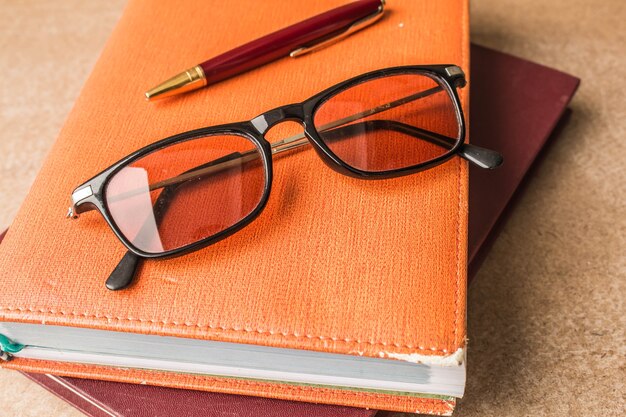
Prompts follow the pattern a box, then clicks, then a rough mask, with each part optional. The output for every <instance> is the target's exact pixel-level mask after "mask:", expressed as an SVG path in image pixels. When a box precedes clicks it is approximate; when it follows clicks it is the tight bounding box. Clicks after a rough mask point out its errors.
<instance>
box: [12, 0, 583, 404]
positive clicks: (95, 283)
mask: <svg viewBox="0 0 626 417" xmlns="http://www.w3.org/2000/svg"><path fill="white" fill-rule="evenodd" d="M337 3H338V2H336V1H335V2H333V1H330V0H327V1H326V0H324V1H322V0H320V1H316V2H311V4H308V3H307V5H306V6H303V8H302V9H300V10H283V9H279V8H276V7H272V6H273V5H271V4H270V2H263V3H262V4H259V5H258V6H255V7H256V11H255V14H254V15H251V14H245V13H243V11H244V10H245V8H246V7H247V6H248V5H247V4H246V3H245V2H243V1H242V2H230V3H229V4H228V5H221V4H217V3H216V5H215V6H214V7H213V8H211V7H209V6H203V7H198V8H197V9H193V8H187V9H185V10H181V9H179V8H176V7H175V4H174V3H173V2H152V3H151V2H140V1H131V2H130V4H129V5H128V7H127V9H126V11H125V13H124V16H123V17H122V19H121V21H120V23H119V24H118V27H117V28H116V30H115V31H114V33H113V35H112V37H111V40H110V41H109V43H108V44H107V47H106V48H105V51H104V52H103V54H102V57H101V58H100V60H99V62H98V64H97V66H96V68H95V69H94V72H93V74H92V76H91V77H90V79H89V80H88V82H87V84H86V86H85V89H84V90H83V93H82V94H81V97H80V98H79V100H78V102H77V105H76V107H75V108H74V110H73V111H72V113H71V115H70V117H69V119H68V122H67V124H66V127H65V128H64V129H63V131H62V133H61V135H60V137H59V139H58V141H57V143H56V145H55V146H54V148H53V150H52V151H51V153H50V156H49V158H48V160H47V161H46V163H45V165H44V167H43V169H42V171H41V173H40V174H39V176H38V177H37V180H36V182H35V184H34V185H33V188H32V190H31V193H30V194H29V196H28V197H27V199H26V201H25V202H24V205H23V207H22V209H21V210H20V213H19V214H18V217H17V218H16V220H15V222H14V224H13V225H12V226H11V228H10V231H9V232H8V234H7V236H6V238H5V239H4V241H3V243H2V245H0V282H1V283H2V286H3V289H4V290H3V292H2V294H1V295H0V333H1V334H2V335H3V336H4V337H3V339H2V343H3V344H2V347H3V350H4V351H5V352H10V355H7V356H8V357H12V358H11V360H9V361H6V362H5V363H4V366H6V367H7V368H13V369H19V370H22V371H26V372H31V373H30V374H29V375H30V376H31V378H33V379H35V380H37V381H38V382H40V383H42V384H43V385H45V386H47V387H49V388H50V389H52V390H53V391H55V392H57V393H59V395H61V396H63V397H65V398H67V399H68V400H69V401H71V402H73V403H74V404H76V405H77V406H79V407H80V408H81V409H83V410H84V411H85V412H87V413H88V414H91V415H129V416H130V415H173V414H177V415H197V414H201V415H211V413H214V415H219V414H217V412H218V411H219V412H221V413H226V412H227V413H229V414H231V415H242V416H243V415H263V414H267V415H276V414H281V413H282V414H285V415H354V416H356V415H363V416H364V415H372V414H374V411H372V410H376V409H380V410H392V411H402V412H424V413H433V414H449V413H451V412H452V410H453V408H454V405H455V401H456V398H457V397H460V396H461V395H462V392H463V388H464V383H465V360H464V357H465V354H466V351H465V329H466V327H465V289H466V282H467V274H466V272H467V266H468V260H469V270H470V273H473V272H475V271H476V269H477V268H478V265H479V263H480V260H481V259H482V258H483V257H484V254H485V251H486V250H487V248H488V245H489V241H490V239H492V238H493V236H495V234H494V231H496V230H497V224H498V221H499V220H500V219H502V214H503V212H504V211H505V209H506V207H507V205H508V203H509V201H510V200H511V198H512V196H513V194H514V192H515V190H516V188H517V187H518V186H519V184H520V182H521V181H522V179H523V177H524V175H525V173H526V172H527V171H528V169H529V167H530V166H531V164H532V162H533V160H534V159H535V157H536V156H537V154H538V152H539V150H540V149H541V148H542V147H543V145H544V144H545V143H546V141H547V139H548V137H549V136H550V133H551V132H552V131H553V130H554V129H555V126H556V124H557V122H558V121H559V120H560V119H561V118H562V115H563V112H564V111H565V108H566V105H567V101H568V100H569V98H571V96H572V95H573V94H574V92H575V90H576V87H577V84H578V80H577V79H575V78H574V77H571V76H567V75H565V74H562V73H559V72H556V71H554V70H550V69H547V68H545V67H540V66H538V65H535V64H531V63H528V62H525V61H521V60H519V59H516V58H513V57H510V56H507V55H503V54H498V53H496V52H493V51H490V50H488V49H485V48H480V47H474V48H473V49H472V68H471V71H469V72H470V74H471V75H470V86H471V90H472V103H471V107H472V111H471V123H470V129H471V135H470V138H471V139H470V140H471V141H472V142H473V143H476V144H479V145H482V146H485V147H490V148H493V149H497V150H499V151H500V152H502V153H503V155H504V157H505V161H506V162H505V165H504V166H503V167H502V168H501V170H500V171H497V172H490V173H482V172H473V171H472V172H470V173H469V193H470V196H469V201H468V195H467V189H468V168H467V166H466V164H465V163H464V162H462V161H461V160H460V159H458V158H457V159H455V160H451V161H449V162H448V163H446V164H444V165H441V166H440V167H437V168H436V169H434V170H433V171H435V173H434V174H432V175H422V174H418V175H414V176H410V177H404V178H401V179H396V180H387V181H381V182H372V183H369V182H368V183H367V184H363V182H359V181H357V180H354V179H350V178H343V177H341V176H339V175H338V174H336V173H334V172H332V171H331V170H329V169H327V168H325V167H324V166H321V165H320V162H319V161H318V160H317V159H316V156H315V155H314V152H313V151H312V150H309V151H306V152H299V153H298V154H297V155H295V156H294V157H293V158H285V159H284V160H281V161H280V163H277V164H276V167H275V169H276V171H277V172H276V173H275V183H274V189H275V190H276V195H278V197H277V198H275V199H274V200H272V201H270V203H269V204H268V207H267V208H266V211H265V212H264V213H263V216H262V217H261V218H259V220H258V221H257V222H255V223H254V224H252V225H250V226H249V227H248V228H246V229H245V230H244V231H242V232H241V233H239V234H237V235H236V236H232V237H231V238H229V239H227V240H225V241H222V242H220V243H219V244H216V245H213V246H211V247H209V248H206V249H204V250H202V251H199V252H196V253H194V254H192V255H188V256H185V257H182V258H177V259H173V260H167V261H155V262H147V263H146V264H145V265H144V266H143V267H142V269H141V270H140V273H139V279H138V280H137V283H136V284H135V285H133V286H132V287H131V288H129V289H127V290H124V291H121V292H116V293H114V292H110V291H108V290H107V289H106V288H105V287H104V285H103V281H104V279H105V278H106V276H107V275H108V274H109V272H110V270H111V269H112V267H114V266H115V265H114V264H115V263H116V261H117V260H119V258H120V256H121V255H122V254H123V252H124V248H123V247H122V246H121V245H120V244H119V243H118V242H117V241H116V240H115V237H114V236H112V234H111V233H110V232H109V231H108V230H107V229H106V227H105V225H104V222H102V221H101V219H99V218H97V217H96V216H89V215H88V216H84V220H86V221H83V220H81V222H80V223H76V222H67V221H65V219H63V213H64V211H65V210H64V209H66V207H67V202H68V201H67V196H69V193H70V192H71V190H72V189H73V187H74V186H75V185H77V184H78V183H80V182H82V180H85V179H86V178H87V177H88V175H89V174H91V173H94V172H97V171H98V170H99V169H102V168H104V167H105V166H107V165H109V164H110V163H111V162H113V161H115V160H117V159H119V158H120V157H122V156H124V155H125V154H127V153H128V152H130V151H132V150H134V149H135V148H137V147H139V146H141V145H144V144H147V143H149V142H151V141H154V140H156V139H158V138H160V137H164V136H168V135H169V134H171V133H176V132H178V131H182V130H187V129H191V128H196V127H200V126H203V125H211V124H218V123H223V122H225V121H232V120H240V119H241V120H243V119H249V118H250V117H252V116H254V115H255V114H256V113H259V112H261V111H263V110H265V109H268V108H272V107H274V106H276V105H278V104H282V103H288V102H297V101H299V100H301V99H303V98H305V97H308V96H310V95H311V94H312V93H315V92H316V91H318V90H321V89H323V88H324V87H326V86H329V85H332V84H333V83H335V82H338V81H341V80H342V79H345V78H348V77H349V76H350V75H357V74H359V73H362V72H365V71H367V70H370V69H376V68H381V67H386V66H393V65H402V64H415V63H420V62H422V63H425V62H428V63H444V62H445V63H456V64H459V65H460V66H462V67H464V68H468V64H469V43H468V32H467V4H466V3H463V4H462V6H463V7H458V6H459V5H458V2H455V1H452V0H449V1H448V0H446V1H441V2H437V3H435V4H419V5H417V4H415V3H412V2H410V1H408V0H407V1H400V0H398V1H397V2H394V3H393V4H392V5H390V9H391V10H392V13H390V14H389V16H388V17H386V18H385V19H384V20H383V21H381V22H380V23H379V24H378V25H377V26H376V27H373V28H371V29H369V30H368V32H364V33H362V34H360V35H359V36H358V37H356V36H355V37H354V38H353V39H352V38H351V39H350V40H349V41H346V42H343V43H342V44H338V45H336V46H334V47H333V48H328V49H325V50H322V51H319V52H318V53H316V54H313V55H310V56H309V57H303V58H302V59H299V60H293V61H292V60H282V61H279V62H276V63H275V64H272V65H270V66H266V67H263V68H259V69H257V70H254V71H252V72H249V73H246V74H244V75H242V76H240V77H237V78H234V79H232V80H229V81H226V82H224V83H222V84H219V85H216V86H214V87H212V88H211V89H207V90H205V91H203V92H202V93H197V94H195V95H193V96H186V97H184V98H181V99H179V100H170V101H167V102H163V103H158V104H157V105H156V106H150V105H148V104H147V103H145V102H144V101H143V100H142V90H143V89H145V87H146V84H147V85H152V84H154V83H155V82H157V81H159V80H158V78H159V76H160V75H161V74H164V73H171V72H175V71H176V69H178V68H181V67H184V66H185V65H186V64H187V63H189V62H194V57H197V56H201V55H200V53H202V54H206V53H207V51H206V48H205V46H206V45H214V46H213V47H214V48H215V51H213V52H215V53H218V52H220V49H224V48H227V47H229V46H231V47H232V46H236V45H237V44H241V43H243V42H245V40H246V39H249V38H251V37H252V38H253V37H254V36H255V35H259V34H262V33H267V32H270V31H272V29H276V28H277V27H282V26H285V25H286V24H289V23H293V22H294V21H298V20H301V19H302V18H303V17H305V16H307V15H312V14H315V12H319V11H321V10H324V9H328V8H330V7H332V6H336V5H337ZM192 9H193V10H195V12H194V13H189V10H192ZM146 16H150V19H146V18H145V17H146ZM261 16H265V17H266V19H262V18H261ZM206 21H211V22H214V23H215V24H213V25H210V26H208V27H207V25H204V24H202V23H203V22H206ZM146 22H149V23H146ZM235 22H236V23H237V24H238V25H242V27H245V28H247V29H246V30H245V31H241V32H237V31H232V30H229V28H231V27H232V26H233V24H235ZM181 26H186V27H192V28H194V27H197V29H192V32H193V33H186V34H185V36H192V35H193V36H192V38H193V39H196V40H197V41H198V42H197V43H194V44H191V45H189V51H187V52H181V53H180V54H178V55H180V56H178V55H176V54H174V55H171V56H168V58H170V59H167V60H166V59H163V60H161V61H160V64H158V65H157V68H155V67H150V68H147V67H145V66H144V65H142V63H141V62H139V61H138V60H136V59H134V58H135V57H136V56H138V54H142V53H147V52H146V51H152V52H150V53H154V54H156V53H157V52H156V51H161V50H176V47H175V46H176V44H177V43H178V42H179V41H180V33H179V30H178V28H179V27H181ZM155 27H158V28H159V31H158V32H155V31H154V30H153V29H154V28H155ZM193 30H196V31H195V32H194V31H193ZM442 33H444V34H445V36H442ZM209 40H211V42H209ZM372 45H376V47H375V48H373V47H372ZM163 48H165V49H163ZM209 52H211V51H209ZM340 63H341V65H339V64H340ZM159 65H160V67H159ZM276 74H280V76H277V75H276ZM265 85H274V86H275V87H274V88H272V89H270V90H269V91H261V89H262V87H260V86H265ZM111 92H113V93H111ZM529 92H533V94H530V93H529ZM235 98H236V99H235ZM563 98H566V100H564V99H563ZM462 102H463V105H464V106H466V107H467V106H468V105H469V97H468V96H467V94H464V95H462ZM520 109H524V111H523V112H522V111H520ZM424 174H426V173H424ZM468 206H469V213H470V214H469V215H470V220H469V226H468V222H467V213H468ZM43 207H46V209H45V210H43V209H42V208H43ZM313 207H317V208H323V213H320V212H312V211H311V210H312V209H311V208H313ZM364 219H367V221H365V220H364ZM468 231H469V232H468ZM41 235H44V236H47V237H49V238H47V239H39V238H38V236H41ZM468 235H469V236H468ZM468 237H469V252H468V244H467V238H468ZM25 248H28V249H27V250H26V249H25ZM50 254H54V255H55V259H53V260H52V261H51V260H50ZM468 257H469V258H468ZM32 372H34V373H32ZM75 377H79V378H84V379H76V378H75ZM107 380H108V381H117V382H107ZM121 382H126V383H134V384H138V385H129V384H121ZM120 392H124V393H125V394H126V395H119V393H120ZM129 393H130V394H131V395H132V394H136V397H135V399H134V400H133V401H131V402H129V401H128V398H129V395H128V394H129ZM229 394H239V395H229ZM285 400H291V401H285ZM323 404H325V405H323ZM141 413H143V414H141Z"/></svg>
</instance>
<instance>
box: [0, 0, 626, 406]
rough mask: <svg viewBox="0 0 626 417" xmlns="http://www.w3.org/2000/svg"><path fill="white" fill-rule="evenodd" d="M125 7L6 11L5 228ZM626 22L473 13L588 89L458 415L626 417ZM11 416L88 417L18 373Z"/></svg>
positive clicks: (473, 308) (500, 38) (485, 327)
mask: <svg viewBox="0 0 626 417" xmlns="http://www.w3.org/2000/svg"><path fill="white" fill-rule="evenodd" d="M389 3H390V4H391V3H392V1H391V0H390V1H389ZM592 3H594V4H592ZM122 7H123V1H121V0H116V1H113V2H111V1H110V2H80V1H78V0H76V1H64V2H51V3H44V2H36V1H22V2H14V1H9V0H0V10H1V11H2V12H1V13H0V227H2V228H4V227H6V226H7V225H9V223H10V220H11V218H12V217H13V216H14V215H15V212H16V211H17V209H18V207H19V204H20V202H21V200H22V199H23V198H24V196H25V194H26V191H27V188H28V186H29V184H30V183H31V182H32V180H33V178H34V176H35V174H36V172H37V169H38V167H39V166H40V164H41V161H42V159H43V157H44V156H45V153H46V152H47V149H48V148H49V146H50V145H51V143H52V142H53V141H54V138H55V136H56V134H57V132H58V130H59V128H60V127H61V125H62V123H63V121H64V118H65V116H66V114H67V112H68V111H69V109H70V107H71V105H72V103H73V101H74V99H75V97H76V96H77V94H78V91H79V89H80V87H81V85H82V83H83V82H84V80H85V77H86V76H87V74H88V73H89V70H90V68H91V66H92V65H93V63H94V62H95V60H96V58H97V56H98V53H99V50H100V48H101V47H102V45H103V44H104V41H105V40H106V38H107V36H108V33H109V31H110V30H111V28H112V27H113V25H114V24H115V21H116V19H117V17H118V16H119V14H120V13H121V9H122ZM625 19H626V3H625V2H623V1H622V0H613V1H605V2H589V1H587V2H585V1H580V0H576V1H571V0H569V1H568V0H558V1H550V2H546V1H542V0H524V1H515V0H506V1H502V0H500V1H496V0H475V1H474V2H473V4H472V37H473V41H474V42H477V43H480V44H483V45H485V46H491V47H494V48H496V49H499V50H502V51H506V52H510V53H513V54H516V55H520V56H523V57H526V58H529V59H532V60H535V61H538V62H540V63H543V64H546V65H549V66H553V67H556V68H559V69H562V70H564V71H567V72H570V73H572V74H574V75H577V76H579V77H580V78H582V80H583V82H582V86H581V89H580V91H579V92H578V94H577V96H576V97H575V99H574V101H573V103H572V108H573V109H574V114H573V117H572V119H571V121H570V124H569V125H568V126H567V128H566V129H565V131H564V132H563V134H562V135H561V136H560V137H559V140H558V141H557V142H556V143H555V144H554V146H552V147H550V149H549V151H548V153H547V154H546V158H545V159H544V161H543V163H542V164H541V165H540V166H539V167H538V169H537V170H536V171H535V175H534V178H533V180H532V181H531V182H530V183H529V185H528V187H527V188H526V190H525V193H524V194H523V196H522V198H521V199H520V200H519V204H518V206H517V208H516V211H515V212H514V214H513V216H512V217H511V218H510V220H509V222H508V223H507V225H506V227H505V228H504V230H503V233H502V235H501V236H500V238H499V240H498V241H497V242H496V244H495V246H494V248H493V251H492V252H491V254H490V256H489V258H488V259H487V261H486V262H485V264H484V265H483V268H482V269H481V271H480V273H479V275H478V277H477V279H476V282H475V283H474V285H473V287H472V289H471V291H470V297H469V306H468V308H469V337H470V351H469V370H468V372H469V376H468V382H467V392H466V397H465V398H464V399H463V400H462V401H461V402H460V404H459V406H458V410H457V411H456V413H455V415H457V416H491V415H493V416H523V415H533V416H538V415H547V416H562V415H570V416H588V415H603V416H617V415H622V414H624V412H626V386H625V384H624V382H623V381H625V380H626V365H625V361H624V359H625V358H626V320H625V314H626V309H625V308H624V299H626V282H625V278H626V263H625V260H626V259H625V257H624V256H623V254H624V252H625V250H626V242H625V241H624V240H625V236H626V222H625V220H624V209H623V206H624V201H625V198H626V186H625V185H624V184H625V183H626V173H625V172H624V169H625V167H626V161H625V160H624V159H625V157H624V155H625V154H626V152H625V151H626V150H625V149H624V144H625V140H624V137H625V136H626V109H625V106H624V93H623V90H624V87H625V82H624V79H623V73H624V68H626V55H625V54H624V53H623V50H622V48H623V45H624V44H626V29H624V28H625V27H626V26H624V24H623V22H624V20H625ZM611 77H614V78H611ZM614 83H617V84H614ZM0 410H2V412H1V415H2V416H44V415H45V416H78V415H80V413H79V412H77V411H75V410H74V409H72V408H71V407H70V406H68V405H65V404H63V403H62V401H60V400H58V399H56V398H55V397H54V396H53V395H51V394H47V393H45V391H44V390H43V389H42V388H40V387H38V386H36V385H35V384H34V383H32V382H30V381H27V380H26V379H25V378H24V377H22V376H21V375H19V374H17V373H13V372H10V371H4V370H0Z"/></svg>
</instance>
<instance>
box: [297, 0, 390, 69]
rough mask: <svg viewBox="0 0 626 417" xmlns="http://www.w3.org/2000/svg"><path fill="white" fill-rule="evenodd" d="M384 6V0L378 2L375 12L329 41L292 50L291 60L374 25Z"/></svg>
mask: <svg viewBox="0 0 626 417" xmlns="http://www.w3.org/2000/svg"><path fill="white" fill-rule="evenodd" d="M384 6H385V0H381V2H380V6H378V9H376V11H375V12H374V13H372V14H370V15H368V16H365V17H364V18H362V19H359V20H357V21H356V22H354V23H353V24H351V25H350V26H348V28H347V29H345V30H344V31H342V32H339V33H338V34H337V35H335V36H333V37H332V38H330V39H326V40H323V41H321V42H319V43H315V44H312V45H309V46H302V47H300V48H298V49H294V50H293V51H291V53H290V54H289V56H290V57H292V58H296V57H299V56H301V55H304V54H308V53H309V52H314V51H317V50H319V49H322V48H325V47H327V46H329V45H331V44H333V43H335V42H338V41H340V40H342V39H344V38H346V37H348V36H350V35H351V34H353V33H354V32H357V31H359V30H361V29H363V28H365V27H367V26H369V25H371V24H373V23H376V22H377V21H378V20H379V19H380V18H381V17H383V12H384V11H385V10H384Z"/></svg>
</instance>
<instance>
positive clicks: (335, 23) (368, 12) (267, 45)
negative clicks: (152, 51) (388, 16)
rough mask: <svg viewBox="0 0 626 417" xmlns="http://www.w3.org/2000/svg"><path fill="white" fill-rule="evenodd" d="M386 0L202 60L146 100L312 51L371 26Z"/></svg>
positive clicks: (362, 3) (362, 1) (364, 0)
mask: <svg viewBox="0 0 626 417" xmlns="http://www.w3.org/2000/svg"><path fill="white" fill-rule="evenodd" d="M384 6H385V0H359V1H355V2H353V3H349V4H346V5H344V6H341V7H337V8H336V9H333V10H329V11H327V12H324V13H322V14H319V15H317V16H314V17H311V18H309V19H307V20H304V21H302V22H300V23H296V24H294V25H291V26H288V27H286V28H284V29H281V30H279V31H276V32H274V33H270V34H269V35H266V36H264V37H262V38H259V39H256V40H254V41H252V42H249V43H247V44H245V45H242V46H239V47H237V48H235V49H233V50H231V51H228V52H225V53H223V54H221V55H218V56H216V57H215V58H211V59H209V60H208V61H204V62H202V63H201V64H198V65H196V66H194V67H192V68H190V69H188V70H186V71H184V72H182V73H180V74H178V75H176V76H174V77H172V78H170V79H169V80H167V81H164V82H163V83H161V84H159V85H157V86H156V87H154V88H152V89H150V90H148V91H147V92H146V99H147V100H152V99H154V98H163V97H169V96H173V95H175V94H179V93H184V92H187V91H192V90H196V89H198V88H202V87H206V86H207V85H210V84H214V83H217V82H219V81H222V80H224V79H226V78H229V77H232V76H234V75H237V74H240V73H242V72H244V71H248V70H250V69H252V68H256V67H258V66H261V65H263V64H267V63H268V62H271V61H274V60H277V59H279V58H282V57H284V56H287V55H289V56H291V57H297V56H300V55H303V54H306V53H308V52H312V51H315V50H317V49H320V48H323V47H325V46H328V45H330V44H331V43H333V42H336V41H338V40H340V39H343V38H344V37H346V36H348V35H350V34H352V33H354V32H356V31H357V30H360V29H363V28H364V27H366V26H368V25H371V24H372V23H374V22H376V21H377V20H378V19H380V18H381V17H382V15H383V11H384Z"/></svg>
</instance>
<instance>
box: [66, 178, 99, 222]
mask: <svg viewBox="0 0 626 417" xmlns="http://www.w3.org/2000/svg"><path fill="white" fill-rule="evenodd" d="M92 195H93V190H92V189H91V185H88V186H86V187H83V188H79V189H77V190H74V192H73V193H72V205H71V206H70V208H69V209H68V210H67V214H66V216H65V217H67V218H68V219H78V211H77V210H76V206H77V205H78V203H80V202H81V201H82V200H84V199H86V198H87V197H91V196H92Z"/></svg>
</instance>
